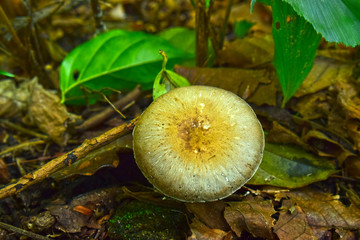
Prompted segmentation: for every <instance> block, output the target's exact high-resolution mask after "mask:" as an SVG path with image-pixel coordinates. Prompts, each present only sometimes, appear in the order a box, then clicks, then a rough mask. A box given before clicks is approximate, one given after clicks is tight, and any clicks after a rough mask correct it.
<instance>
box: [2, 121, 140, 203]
mask: <svg viewBox="0 0 360 240" xmlns="http://www.w3.org/2000/svg"><path fill="white" fill-rule="evenodd" d="M137 120H138V117H136V118H134V119H133V120H132V121H130V122H129V123H124V124H122V125H120V126H118V127H115V128H112V129H110V130H109V131H107V132H105V133H103V134H102V135H100V136H98V137H95V138H92V139H89V140H85V141H84V142H83V143H82V144H81V145H80V146H79V147H77V148H75V149H74V150H72V151H70V152H68V153H66V154H64V155H61V156H60V157H57V158H55V159H53V160H51V161H50V162H48V163H46V164H45V165H44V166H42V167H41V168H40V169H38V170H36V171H34V172H31V173H28V174H26V175H24V176H23V177H21V178H20V179H18V180H17V181H16V182H15V183H12V184H9V185H7V186H6V187H4V188H2V189H0V199H3V198H6V197H9V196H12V195H14V194H16V193H19V192H21V191H23V190H25V189H27V188H28V187H30V186H32V185H33V184H35V183H38V182H40V181H43V180H44V179H46V178H47V177H48V176H49V175H50V174H52V173H54V172H56V171H58V170H60V169H62V168H64V167H66V166H69V165H71V164H73V163H74V162H75V161H77V160H79V159H80V158H82V157H85V156H86V155H87V154H89V153H90V152H91V151H94V150H96V149H98V148H100V147H102V146H104V145H106V144H109V143H110V142H112V141H113V140H115V139H117V138H119V137H121V136H123V135H125V134H127V133H129V132H131V131H132V129H133V128H134V126H135V123H136V122H137Z"/></svg>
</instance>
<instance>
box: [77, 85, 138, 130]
mask: <svg viewBox="0 0 360 240" xmlns="http://www.w3.org/2000/svg"><path fill="white" fill-rule="evenodd" d="M140 93H141V90H140V86H136V87H135V88H134V89H133V90H132V91H131V92H129V93H128V94H127V95H126V96H124V97H123V98H121V99H119V100H118V101H116V102H114V107H116V108H122V107H124V106H126V105H128V104H129V103H131V102H132V101H133V100H136V99H137V98H138V97H139V96H140ZM114 113H115V110H114V109H113V107H107V108H106V109H105V110H104V111H102V112H101V113H99V114H97V115H95V116H93V117H90V118H89V119H87V120H86V121H84V122H83V123H82V124H81V125H79V126H77V127H76V128H75V131H77V132H83V131H85V130H87V129H90V128H92V127H95V126H97V125H99V124H101V123H102V122H104V121H105V120H106V119H108V118H109V117H110V116H112V115H113V114H114Z"/></svg>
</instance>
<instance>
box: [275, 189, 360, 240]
mask: <svg viewBox="0 0 360 240" xmlns="http://www.w3.org/2000/svg"><path fill="white" fill-rule="evenodd" d="M275 197H276V198H277V199H278V200H280V199H282V208H281V211H280V217H279V221H278V222H277V223H276V224H275V227H274V232H275V233H276V234H277V235H278V237H279V238H280V239H286V238H282V236H284V233H288V234H289V233H291V231H294V232H295V235H294V236H296V237H301V236H303V235H304V236H308V237H311V238H310V239H312V238H313V236H316V239H321V238H322V237H324V236H325V235H326V234H327V233H328V232H329V231H331V230H332V229H335V230H339V232H341V234H344V235H345V234H349V235H351V234H350V233H348V232H343V230H344V229H346V230H348V231H350V232H351V231H352V230H356V229H359V228H360V221H359V219H360V209H359V208H358V207H356V206H355V205H354V204H351V205H350V206H349V207H347V206H345V205H344V204H343V203H341V202H340V201H339V197H338V196H333V195H331V194H329V193H324V192H320V191H317V190H312V189H310V188H306V189H301V190H294V191H290V192H281V193H277V194H275ZM309 227H310V228H311V230H310V229H309ZM299 229H302V230H301V231H300V230H299ZM294 232H293V233H294ZM314 239H315V238H314Z"/></svg>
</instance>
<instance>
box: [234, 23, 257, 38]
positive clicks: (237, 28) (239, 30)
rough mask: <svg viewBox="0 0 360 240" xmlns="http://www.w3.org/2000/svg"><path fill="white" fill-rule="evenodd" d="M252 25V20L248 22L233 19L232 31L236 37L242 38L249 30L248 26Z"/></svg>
mask: <svg viewBox="0 0 360 240" xmlns="http://www.w3.org/2000/svg"><path fill="white" fill-rule="evenodd" d="M253 25H254V23H252V22H248V21H246V20H242V21H235V22H234V33H235V35H236V36H237V37H238V38H243V37H245V35H246V34H247V32H248V31H249V30H250V28H251V27H252V26H253Z"/></svg>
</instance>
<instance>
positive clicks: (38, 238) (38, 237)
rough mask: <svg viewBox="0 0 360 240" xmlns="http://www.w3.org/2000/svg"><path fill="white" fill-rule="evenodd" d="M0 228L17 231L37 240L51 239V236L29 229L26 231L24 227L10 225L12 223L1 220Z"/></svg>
mask: <svg viewBox="0 0 360 240" xmlns="http://www.w3.org/2000/svg"><path fill="white" fill-rule="evenodd" d="M0 228H2V229H5V230H8V231H12V232H15V233H17V234H20V235H23V236H27V237H30V238H32V239H35V240H50V238H47V237H44V236H42V235H40V234H37V233H33V232H29V231H26V230H24V229H21V228H18V227H15V226H13V225H10V224H7V223H4V222H0Z"/></svg>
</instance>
